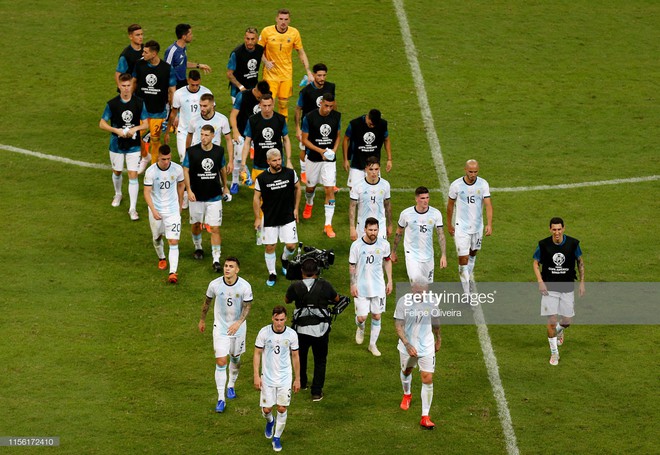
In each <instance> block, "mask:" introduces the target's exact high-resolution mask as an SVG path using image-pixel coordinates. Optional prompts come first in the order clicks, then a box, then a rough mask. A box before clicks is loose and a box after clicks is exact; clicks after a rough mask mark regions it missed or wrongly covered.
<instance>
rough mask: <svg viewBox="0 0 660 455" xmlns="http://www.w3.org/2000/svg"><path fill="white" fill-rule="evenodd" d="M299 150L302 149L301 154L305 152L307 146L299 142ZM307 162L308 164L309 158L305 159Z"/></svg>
mask: <svg viewBox="0 0 660 455" xmlns="http://www.w3.org/2000/svg"><path fill="white" fill-rule="evenodd" d="M298 148H299V149H300V151H301V152H304V151H305V145H304V144H303V143H302V142H300V141H299V142H298ZM305 162H307V158H305Z"/></svg>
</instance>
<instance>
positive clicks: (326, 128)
mask: <svg viewBox="0 0 660 455" xmlns="http://www.w3.org/2000/svg"><path fill="white" fill-rule="evenodd" d="M331 132H332V127H331V126H330V125H328V124H327V123H324V124H323V125H321V136H323V137H328V136H330V133H331Z"/></svg>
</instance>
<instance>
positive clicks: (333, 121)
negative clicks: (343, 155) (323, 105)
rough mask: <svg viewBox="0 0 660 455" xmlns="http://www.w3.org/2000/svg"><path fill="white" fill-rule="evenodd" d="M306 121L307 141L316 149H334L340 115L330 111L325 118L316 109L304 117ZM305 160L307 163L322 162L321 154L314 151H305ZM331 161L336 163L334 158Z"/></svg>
mask: <svg viewBox="0 0 660 455" xmlns="http://www.w3.org/2000/svg"><path fill="white" fill-rule="evenodd" d="M305 119H306V120H307V130H308V133H307V139H309V141H310V142H311V143H312V144H314V145H315V146H317V147H320V148H322V149H324V150H325V149H328V148H329V149H334V146H335V142H337V132H338V131H339V128H340V126H341V114H340V113H339V112H337V111H330V114H328V115H326V116H325V117H324V116H322V115H321V113H320V112H319V110H318V109H316V110H313V111H312V112H310V113H309V114H307V115H306V116H305ZM306 153H307V159H308V160H309V161H315V162H319V161H323V157H322V156H321V154H320V153H319V152H317V151H315V150H311V149H309V148H308V149H306ZM332 161H336V158H335V159H334V160H332Z"/></svg>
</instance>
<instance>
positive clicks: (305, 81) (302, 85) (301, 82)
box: [298, 74, 309, 87]
mask: <svg viewBox="0 0 660 455" xmlns="http://www.w3.org/2000/svg"><path fill="white" fill-rule="evenodd" d="M308 80H309V79H308V78H307V75H306V74H305V75H304V76H303V78H302V79H301V80H300V84H298V85H299V86H300V87H304V86H306V85H307V81H308Z"/></svg>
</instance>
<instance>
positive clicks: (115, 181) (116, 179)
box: [112, 172, 123, 195]
mask: <svg viewBox="0 0 660 455" xmlns="http://www.w3.org/2000/svg"><path fill="white" fill-rule="evenodd" d="M122 181H123V175H122V174H119V175H117V174H115V173H114V172H113V173H112V186H114V187H115V194H116V195H121V182H122Z"/></svg>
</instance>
